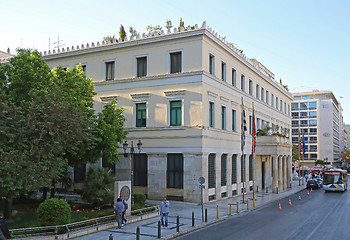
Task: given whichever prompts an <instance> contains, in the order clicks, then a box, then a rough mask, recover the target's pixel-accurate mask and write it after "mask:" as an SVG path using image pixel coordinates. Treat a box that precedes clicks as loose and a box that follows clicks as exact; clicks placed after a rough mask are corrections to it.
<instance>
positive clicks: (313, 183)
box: [306, 179, 320, 189]
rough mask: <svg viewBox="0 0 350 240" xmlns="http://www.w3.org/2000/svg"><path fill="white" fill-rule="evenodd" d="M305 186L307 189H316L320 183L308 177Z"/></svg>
mask: <svg viewBox="0 0 350 240" xmlns="http://www.w3.org/2000/svg"><path fill="white" fill-rule="evenodd" d="M306 188H307V189H310V188H312V189H318V188H320V184H319V183H318V181H317V180H316V179H309V180H307V183H306Z"/></svg>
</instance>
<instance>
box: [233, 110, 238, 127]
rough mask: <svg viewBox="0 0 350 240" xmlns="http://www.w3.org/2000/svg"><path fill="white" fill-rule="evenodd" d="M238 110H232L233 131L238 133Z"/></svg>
mask: <svg viewBox="0 0 350 240" xmlns="http://www.w3.org/2000/svg"><path fill="white" fill-rule="evenodd" d="M236 118H237V117H236V110H234V109H232V131H233V132H236V131H237V130H236V121H237V120H236Z"/></svg>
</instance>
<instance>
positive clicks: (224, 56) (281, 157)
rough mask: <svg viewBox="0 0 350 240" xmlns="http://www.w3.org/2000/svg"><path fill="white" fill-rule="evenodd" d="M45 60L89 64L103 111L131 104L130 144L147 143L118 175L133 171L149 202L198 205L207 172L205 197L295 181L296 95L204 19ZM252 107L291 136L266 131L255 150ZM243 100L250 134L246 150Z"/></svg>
mask: <svg viewBox="0 0 350 240" xmlns="http://www.w3.org/2000/svg"><path fill="white" fill-rule="evenodd" d="M43 58H44V59H45V60H46V61H47V63H48V64H49V65H50V67H52V68H53V67H56V66H58V65H61V66H63V67H73V66H75V65H77V64H80V63H81V64H82V65H83V70H84V71H85V73H86V76H87V77H90V78H92V80H93V82H94V84H95V90H96V92H98V94H97V96H96V97H95V108H96V110H97V111H101V110H102V108H103V105H104V104H105V103H107V102H109V101H111V100H112V99H117V102H118V106H123V107H124V110H125V111H124V115H125V117H126V120H127V121H126V123H125V128H126V130H127V131H128V132H129V134H128V136H127V139H125V140H126V141H128V144H129V147H130V145H131V141H132V142H133V146H134V147H136V143H137V142H138V141H139V140H141V141H142V144H143V147H142V151H141V153H136V154H134V155H133V158H131V156H130V154H129V155H128V156H124V155H123V149H122V148H120V149H119V152H120V159H121V161H120V162H118V163H116V166H115V171H116V176H117V178H118V180H130V178H131V172H130V171H131V169H133V174H132V175H133V185H134V188H133V190H134V191H136V192H143V193H145V194H147V197H148V198H149V199H160V198H162V197H164V196H168V198H172V199H179V200H184V201H190V202H200V197H201V192H200V189H199V183H198V179H199V177H204V178H205V183H204V184H205V189H204V202H208V201H212V200H215V199H222V198H227V197H230V196H232V195H236V194H242V193H243V192H249V191H252V190H253V189H254V190H261V189H264V191H265V190H267V191H274V192H279V191H283V190H284V189H286V188H288V187H290V186H291V169H292V167H291V139H290V138H288V137H289V135H290V129H291V125H290V122H291V101H292V95H291V94H290V93H289V92H288V91H287V90H286V89H285V88H283V87H282V86H281V85H280V84H278V83H277V82H276V81H275V80H274V75H273V73H272V72H271V71H270V70H268V69H267V68H266V67H265V66H263V65H262V64H261V63H260V62H258V61H257V60H255V59H249V58H248V57H246V56H245V55H244V54H243V51H242V50H240V49H238V48H236V47H235V46H233V45H232V44H229V43H228V42H227V41H226V40H225V39H224V38H222V37H221V36H219V35H218V34H217V33H216V32H215V31H213V30H212V29H211V28H210V27H209V26H207V25H206V23H205V22H204V23H203V24H202V26H201V27H198V26H197V25H195V26H192V27H191V26H188V27H187V28H183V27H182V28H181V29H180V31H178V30H177V28H175V29H174V30H173V31H172V30H170V29H169V30H168V31H167V32H164V31H157V32H154V33H153V34H152V36H146V35H145V34H143V35H138V36H133V37H130V38H126V39H124V41H122V40H121V39H119V41H117V40H114V41H112V42H108V43H105V42H102V43H101V44H100V43H99V42H97V43H92V44H86V45H81V46H76V47H71V48H65V49H62V50H59V51H55V52H50V51H49V52H44V56H43ZM242 99H243V104H244V106H243V105H242ZM253 104H254V108H255V116H256V118H257V120H256V124H257V127H258V128H264V127H265V126H272V124H273V125H274V126H275V127H276V126H278V131H279V132H283V133H285V135H286V137H284V136H264V137H258V139H257V147H256V156H255V157H253V156H252V153H251V144H252V141H251V133H252V126H253V122H252V114H253V112H252V109H253ZM243 107H244V108H245V113H246V121H247V127H248V131H247V132H246V133H245V135H246V145H245V148H244V153H243V155H242V152H241V113H242V108H243ZM131 161H133V164H131ZM100 164H101V166H106V165H107V164H106V163H104V160H101V163H100ZM243 166H245V168H243ZM113 168H114V166H113ZM82 169H83V174H84V173H85V172H84V169H85V166H84V167H83V168H82ZM76 173H77V175H78V171H76ZM80 173H81V172H80ZM244 175H245V176H246V178H245V179H244V178H243V176H244ZM80 176H81V174H80ZM243 182H244V184H243ZM243 185H244V188H243Z"/></svg>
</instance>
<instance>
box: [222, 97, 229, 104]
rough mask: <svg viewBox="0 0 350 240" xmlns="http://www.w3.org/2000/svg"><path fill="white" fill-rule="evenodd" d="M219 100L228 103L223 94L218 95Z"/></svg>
mask: <svg viewBox="0 0 350 240" xmlns="http://www.w3.org/2000/svg"><path fill="white" fill-rule="evenodd" d="M220 100H221V101H222V102H224V103H228V101H229V99H228V98H225V97H223V96H220Z"/></svg>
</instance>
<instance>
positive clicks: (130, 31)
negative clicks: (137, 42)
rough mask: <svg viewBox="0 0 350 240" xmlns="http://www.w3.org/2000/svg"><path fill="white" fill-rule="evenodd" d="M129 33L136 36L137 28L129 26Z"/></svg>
mask: <svg viewBox="0 0 350 240" xmlns="http://www.w3.org/2000/svg"><path fill="white" fill-rule="evenodd" d="M129 33H130V34H131V36H132V37H136V36H137V34H138V32H137V31H136V29H134V28H133V27H130V28H129Z"/></svg>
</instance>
